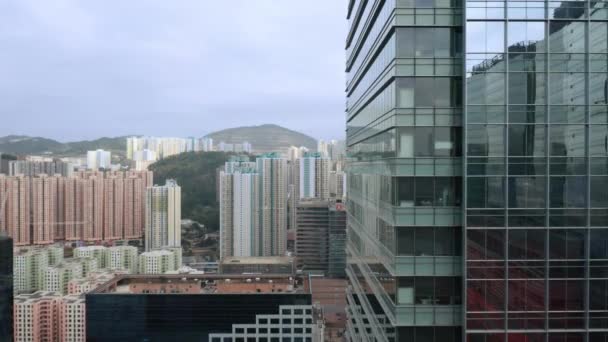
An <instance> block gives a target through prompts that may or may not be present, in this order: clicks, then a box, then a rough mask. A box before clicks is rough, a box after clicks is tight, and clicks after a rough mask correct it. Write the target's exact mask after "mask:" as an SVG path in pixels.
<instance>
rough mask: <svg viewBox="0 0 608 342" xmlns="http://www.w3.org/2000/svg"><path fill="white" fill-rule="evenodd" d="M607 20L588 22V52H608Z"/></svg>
mask: <svg viewBox="0 0 608 342" xmlns="http://www.w3.org/2000/svg"><path fill="white" fill-rule="evenodd" d="M607 32H608V22H599V21H592V22H590V23H589V52H590V53H608V35H607Z"/></svg>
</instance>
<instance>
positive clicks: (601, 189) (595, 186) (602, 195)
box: [590, 176, 608, 208]
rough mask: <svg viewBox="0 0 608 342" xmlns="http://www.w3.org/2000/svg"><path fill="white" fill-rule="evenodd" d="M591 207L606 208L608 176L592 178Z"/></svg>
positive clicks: (607, 205)
mask: <svg viewBox="0 0 608 342" xmlns="http://www.w3.org/2000/svg"><path fill="white" fill-rule="evenodd" d="M590 181H591V207H593V208H608V176H592V177H591V178H590Z"/></svg>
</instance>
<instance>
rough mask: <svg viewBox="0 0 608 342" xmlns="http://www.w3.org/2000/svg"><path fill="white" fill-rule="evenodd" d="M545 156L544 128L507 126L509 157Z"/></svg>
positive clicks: (536, 126)
mask: <svg viewBox="0 0 608 342" xmlns="http://www.w3.org/2000/svg"><path fill="white" fill-rule="evenodd" d="M544 154H545V127H544V126H541V125H509V155H510V156H535V155H536V156H538V155H544Z"/></svg>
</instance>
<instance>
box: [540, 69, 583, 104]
mask: <svg viewBox="0 0 608 342" xmlns="http://www.w3.org/2000/svg"><path fill="white" fill-rule="evenodd" d="M585 89H586V86H585V74H584V73H581V72H575V73H552V74H550V75H549V100H550V101H551V104H566V105H584V104H585V101H586V99H585V97H586V95H587V92H586V91H585Z"/></svg>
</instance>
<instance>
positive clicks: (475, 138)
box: [467, 125, 505, 156]
mask: <svg viewBox="0 0 608 342" xmlns="http://www.w3.org/2000/svg"><path fill="white" fill-rule="evenodd" d="M467 135H468V137H467V153H468V154H469V156H503V155H504V153H505V138H504V125H469V126H468V132H467Z"/></svg>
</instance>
